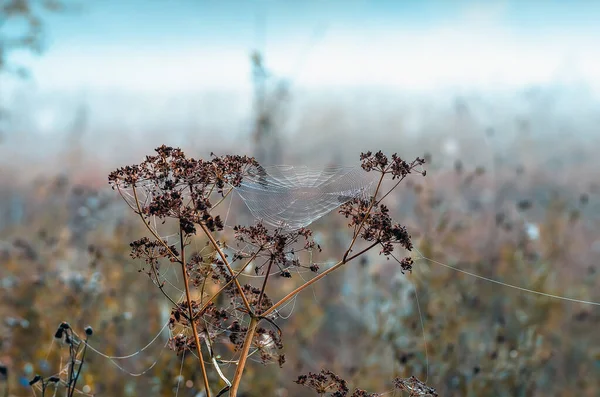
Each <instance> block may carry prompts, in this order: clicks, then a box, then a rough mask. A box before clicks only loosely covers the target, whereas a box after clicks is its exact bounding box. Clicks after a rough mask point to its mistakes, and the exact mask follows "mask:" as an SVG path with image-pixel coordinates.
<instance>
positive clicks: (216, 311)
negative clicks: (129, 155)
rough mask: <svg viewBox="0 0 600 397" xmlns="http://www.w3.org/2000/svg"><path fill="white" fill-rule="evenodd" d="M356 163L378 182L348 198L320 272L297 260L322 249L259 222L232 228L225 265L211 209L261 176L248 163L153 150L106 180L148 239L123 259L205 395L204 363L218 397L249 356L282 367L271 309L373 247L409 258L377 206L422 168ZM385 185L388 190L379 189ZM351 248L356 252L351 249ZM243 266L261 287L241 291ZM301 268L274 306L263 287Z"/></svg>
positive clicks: (402, 232)
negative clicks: (225, 367) (194, 248)
mask: <svg viewBox="0 0 600 397" xmlns="http://www.w3.org/2000/svg"><path fill="white" fill-rule="evenodd" d="M360 159H361V162H362V164H361V166H362V168H363V170H364V171H365V172H372V173H375V174H377V175H378V182H377V187H376V188H375V191H374V194H373V195H372V196H371V197H368V198H365V197H360V196H358V197H354V198H349V199H348V200H347V202H345V203H344V204H343V205H342V206H341V208H340V213H341V214H342V215H343V216H344V217H346V218H347V220H348V226H349V228H350V230H351V233H352V235H351V238H350V242H349V245H348V248H347V249H346V251H345V252H344V255H343V256H342V258H341V259H340V260H339V262H337V263H336V264H335V265H333V266H331V267H330V268H328V269H326V270H324V271H321V272H320V268H319V266H318V265H316V264H314V263H309V264H304V263H302V261H301V260H300V256H299V255H300V253H301V252H306V251H309V252H312V251H314V250H316V251H318V250H320V249H321V247H320V246H318V245H317V244H315V242H314V241H313V240H312V232H311V231H310V230H309V229H306V228H300V229H298V230H288V229H286V228H283V227H280V228H275V229H274V230H273V229H269V228H268V227H266V226H265V225H264V224H262V223H261V222H260V220H259V221H258V222H257V223H256V224H254V225H236V226H234V227H233V228H232V230H233V232H234V241H236V242H237V243H238V244H240V245H243V246H244V247H245V248H243V249H241V250H239V251H238V252H236V253H235V254H234V255H233V256H230V255H228V254H227V253H226V251H227V248H228V245H227V244H226V242H225V240H224V235H225V232H226V230H224V229H225V224H224V221H223V220H222V219H221V217H220V215H218V214H217V213H216V209H217V208H218V206H219V205H220V204H221V203H222V202H223V201H224V199H225V198H226V197H228V196H229V195H230V194H231V192H232V191H233V190H234V189H235V188H236V187H238V186H240V184H241V183H242V181H243V179H244V178H245V177H246V176H248V175H249V174H250V173H253V174H256V170H259V171H260V170H261V167H260V165H259V164H258V163H257V162H256V160H254V159H253V158H250V157H246V156H221V157H217V156H214V155H212V158H211V159H210V160H203V159H193V158H189V157H186V156H185V154H184V153H183V152H182V151H181V150H180V149H176V148H172V147H167V146H161V147H159V148H157V149H156V155H153V156H147V157H146V159H145V161H143V162H142V163H140V164H138V165H133V166H126V167H122V168H119V169H117V170H116V171H114V172H112V173H111V174H110V175H109V183H110V185H111V186H112V187H113V189H115V190H116V191H118V192H119V194H120V195H121V196H122V197H123V199H124V200H125V201H126V202H127V203H128V205H129V206H130V208H131V210H132V211H133V212H134V213H136V214H137V215H138V216H139V217H140V219H141V220H142V221H143V224H144V225H145V226H146V228H147V229H148V231H149V233H150V234H151V236H152V237H142V238H140V239H138V240H136V241H134V242H132V243H131V256H132V257H133V258H136V259H141V260H143V261H144V263H145V265H144V268H143V271H144V272H145V273H146V274H147V275H148V277H150V279H151V280H152V281H153V282H154V284H155V285H156V286H157V287H158V288H159V289H160V291H161V292H162V293H163V295H164V296H165V297H166V299H168V301H169V302H171V304H172V305H173V308H172V310H171V318H170V323H169V325H170V327H171V330H172V331H173V337H172V338H171V341H170V346H171V348H172V349H173V350H174V351H176V352H177V353H178V354H179V353H183V352H185V351H193V352H195V353H196V354H197V357H198V364H199V368H200V371H201V373H202V379H203V383H204V388H205V391H206V395H207V396H211V382H210V380H209V374H208V369H207V367H206V365H205V361H206V362H210V363H212V365H213V367H214V369H215V372H216V373H217V374H218V380H216V382H218V383H220V384H221V385H222V387H221V388H220V391H219V392H218V394H217V396H220V395H223V394H225V393H226V392H229V395H230V396H232V397H233V396H238V395H239V389H240V385H241V381H242V376H243V374H244V369H245V367H246V365H247V360H248V358H249V357H250V356H253V355H255V354H256V355H258V356H259V357H260V360H261V361H262V362H263V363H267V362H276V363H278V364H279V365H283V364H284V362H285V357H284V355H283V354H282V353H280V351H281V349H282V348H283V342H282V338H283V334H282V331H281V329H280V328H279V326H278V325H277V324H276V322H275V321H276V320H277V318H278V309H280V308H281V307H282V306H283V305H285V304H286V303H288V302H289V301H290V300H291V299H293V298H294V297H295V296H296V295H297V294H299V293H300V292H302V291H303V290H305V289H306V288H308V287H309V286H311V285H313V284H314V283H316V282H317V281H319V280H321V279H323V278H324V277H326V276H327V275H328V274H330V273H332V272H334V271H335V270H337V269H339V268H340V267H342V266H344V265H346V264H347V263H348V262H350V261H352V260H354V259H356V258H358V257H360V256H361V255H364V254H365V253H367V252H368V251H370V250H372V249H375V248H377V247H378V249H379V253H380V254H381V255H383V256H385V257H388V258H391V259H394V260H396V256H395V255H394V251H395V250H396V247H398V248H400V249H402V250H406V251H410V250H411V248H412V243H411V239H410V235H409V233H408V231H407V230H406V228H405V227H404V226H402V225H400V224H398V223H395V222H394V221H393V220H392V219H391V217H390V214H389V210H388V208H387V207H386V206H385V205H384V204H383V203H382V200H383V199H385V198H386V197H388V195H389V194H390V193H391V192H392V191H393V190H394V189H395V188H397V187H398V185H399V183H400V182H401V181H402V180H404V179H405V178H406V177H407V176H408V175H410V174H413V173H419V174H423V175H424V174H425V172H424V171H418V169H419V168H420V167H421V166H422V165H423V164H424V162H425V161H424V160H423V159H420V158H417V159H415V160H414V161H412V162H410V163H408V162H405V161H404V160H402V159H401V158H399V157H398V156H397V155H396V154H394V155H392V156H391V157H390V158H388V157H387V156H386V155H384V154H383V153H382V152H377V153H371V152H367V153H363V154H362V155H361V158H360ZM386 181H389V184H390V186H389V187H387V188H384V186H386V183H387V182H386ZM164 224H169V225H174V227H175V229H176V230H177V235H178V243H176V244H170V243H169V241H168V240H167V239H166V238H163V237H161V234H160V233H159V231H158V225H164ZM197 235H200V236H203V237H204V238H206V239H207V240H208V241H207V246H206V247H205V249H203V250H201V251H199V252H189V250H190V246H191V242H192V240H193V239H194V238H195V237H196V236H197ZM359 244H361V245H363V247H362V248H361V249H356V248H355V247H356V246H357V245H359ZM207 247H208V249H207ZM397 262H398V263H399V265H400V266H401V268H400V269H401V270H402V271H410V270H411V266H412V259H411V258H410V257H406V258H404V259H401V260H397ZM165 263H176V264H178V265H179V267H180V271H181V273H182V275H183V284H184V290H185V299H184V300H183V301H179V300H178V299H176V298H174V297H172V296H171V295H170V294H168V292H167V291H166V289H165V281H164V280H163V278H162V277H161V266H163V265H164V264H165ZM250 267H252V268H253V271H254V273H255V275H256V276H258V278H259V279H260V282H259V284H258V285H256V286H255V285H252V284H242V283H241V282H240V275H241V274H242V273H243V272H244V271H247V269H249V268H250ZM301 267H303V268H307V269H309V270H310V271H312V272H314V273H316V274H317V275H316V276H315V277H313V278H312V279H310V280H308V281H304V282H303V283H302V284H301V285H299V286H298V287H296V288H294V289H292V290H291V291H289V292H288V293H287V294H286V295H285V296H283V297H282V298H280V299H273V298H272V297H271V296H270V294H269V293H268V292H267V291H268V288H267V286H268V285H270V283H269V281H271V284H272V283H274V282H277V281H278V280H286V279H288V278H290V277H292V273H291V270H294V269H295V268H301ZM274 270H276V271H274ZM209 291H212V292H209ZM262 324H265V325H264V326H262ZM190 331H191V334H190ZM217 344H225V345H227V346H229V347H230V348H231V349H232V350H233V351H234V352H236V353H237V356H238V359H232V360H228V361H226V360H222V359H221V358H220V355H216V354H215V348H216V345H217ZM225 362H227V363H234V364H235V365H236V370H235V373H234V374H233V378H232V379H231V381H230V380H229V379H228V378H227V377H226V376H225V375H224V373H223V371H222V369H221V368H220V365H222V364H223V363H225ZM328 374H329V375H330V376H333V374H332V373H328ZM336 379H337V378H336ZM223 385H224V386H223ZM339 395H340V396H342V395H345V394H339ZM355 395H356V396H359V395H366V394H355Z"/></svg>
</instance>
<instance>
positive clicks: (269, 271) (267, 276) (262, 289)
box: [256, 259, 273, 310]
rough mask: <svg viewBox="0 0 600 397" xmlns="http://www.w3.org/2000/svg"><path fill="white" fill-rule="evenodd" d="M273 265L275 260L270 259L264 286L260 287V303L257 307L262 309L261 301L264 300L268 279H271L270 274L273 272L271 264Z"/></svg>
mask: <svg viewBox="0 0 600 397" xmlns="http://www.w3.org/2000/svg"><path fill="white" fill-rule="evenodd" d="M272 265H273V260H272V259H271V260H270V261H269V266H268V267H267V273H265V280H264V281H263V284H262V288H261V289H260V295H258V303H257V304H256V307H257V308H258V309H259V310H260V302H261V301H262V297H263V295H264V294H265V288H267V281H268V280H269V274H270V273H271V266H272Z"/></svg>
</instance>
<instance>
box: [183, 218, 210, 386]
mask: <svg viewBox="0 0 600 397" xmlns="http://www.w3.org/2000/svg"><path fill="white" fill-rule="evenodd" d="M179 240H180V245H181V261H180V263H181V272H182V273H183V284H184V285H185V296H186V299H187V304H188V310H189V312H190V314H189V316H190V317H189V318H191V319H193V318H194V312H193V310H192V298H191V296H190V288H189V286H188V276H187V269H186V266H185V245H184V242H183V230H182V229H181V225H180V227H179ZM190 325H191V327H192V332H193V333H194V341H195V342H196V351H197V352H198V361H199V362H200V369H201V370H202V381H203V382H204V389H205V390H206V396H207V397H210V387H209V385H208V377H207V375H206V367H205V366H204V358H203V357H202V345H200V338H198V330H197V329H196V323H195V322H194V321H190Z"/></svg>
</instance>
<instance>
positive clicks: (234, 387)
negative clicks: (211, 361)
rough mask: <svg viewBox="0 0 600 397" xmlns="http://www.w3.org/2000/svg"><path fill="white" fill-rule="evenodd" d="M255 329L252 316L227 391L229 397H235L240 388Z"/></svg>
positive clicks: (255, 324) (254, 319)
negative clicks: (229, 387)
mask: <svg viewBox="0 0 600 397" xmlns="http://www.w3.org/2000/svg"><path fill="white" fill-rule="evenodd" d="M256 328H258V318H257V317H254V316H252V317H251V318H250V325H249V326H248V332H246V338H245V339H244V345H243V346H242V355H241V357H240V360H239V361H238V365H237V368H236V370H235V375H234V377H233V382H232V384H231V389H230V391H229V397H237V392H238V389H239V387H240V382H241V380H242V374H243V373H244V367H245V366H246V360H247V359H248V353H249V352H250V347H251V346H252V340H253V339H254V334H255V333H256Z"/></svg>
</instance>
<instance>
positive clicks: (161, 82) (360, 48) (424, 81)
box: [20, 0, 600, 92]
mask: <svg viewBox="0 0 600 397" xmlns="http://www.w3.org/2000/svg"><path fill="white" fill-rule="evenodd" d="M82 3H83V4H84V9H83V11H81V12H80V13H79V14H77V15H72V14H71V15H58V16H54V17H51V18H50V20H49V24H48V33H49V38H48V42H49V48H48V51H47V52H46V54H45V55H44V56H43V57H41V58H33V59H29V58H28V57H25V58H26V62H27V64H28V65H30V66H31V69H32V71H33V73H34V76H35V81H36V84H37V85H38V87H39V89H40V90H46V89H49V90H57V89H58V90H80V89H89V90H97V89H121V90H131V91H162V92H179V91H198V90H203V89H212V88H248V86H249V83H250V82H249V70H250V68H249V62H248V54H249V51H250V50H251V49H252V48H254V47H255V46H260V47H263V48H264V49H266V54H267V59H268V61H269V65H270V66H271V68H272V69H273V70H274V71H275V72H276V73H278V74H280V75H282V76H288V77H291V78H293V80H294V82H295V84H297V85H298V86H300V87H304V86H306V87H315V86H317V87H328V86H357V85H358V86H361V85H364V86H369V85H386V86H390V85H391V86H397V87H400V88H406V89H436V88H439V87H440V86H450V87H453V86H458V87H462V86H476V87H480V88H483V89H491V88H494V87H503V86H508V87H514V86H523V85H527V84H545V83H549V82H554V81H562V80H565V79H567V80H568V79H575V80H581V81H584V82H586V83H589V84H590V85H591V86H594V87H600V50H598V45H597V44H596V43H598V42H600V27H599V25H600V24H598V23H597V21H598V20H600V1H591V0H590V1H585V0H582V1H569V2H565V1H559V0H546V1H541V0H539V1H535V0H529V1H527V0H518V1H514V0H512V1H493V0H489V1H459V0H457V1H451V0H438V1H416V0H415V1H402V0H395V1H383V0H343V1H341V0H340V1H338V0H312V1H283V0H260V1H256V0H255V1H251V0H246V1H243V0H239V1H217V0H208V1H207V0H205V1H202V0H170V1H167V0H82ZM260 20H264V21H265V23H264V24H259V23H257V21H260ZM259 26H262V27H259ZM20 57H21V58H23V57H22V56H20Z"/></svg>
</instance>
